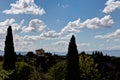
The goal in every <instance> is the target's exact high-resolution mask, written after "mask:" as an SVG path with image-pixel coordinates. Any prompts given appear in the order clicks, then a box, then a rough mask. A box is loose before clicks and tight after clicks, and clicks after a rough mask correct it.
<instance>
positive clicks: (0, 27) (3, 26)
mask: <svg viewBox="0 0 120 80" xmlns="http://www.w3.org/2000/svg"><path fill="white" fill-rule="evenodd" d="M15 22H16V21H15V19H13V18H11V19H6V20H4V21H2V22H0V34H1V35H5V34H6V31H7V27H8V26H10V25H11V26H12V29H13V32H14V33H17V32H20V31H21V28H20V24H22V23H20V24H17V23H15Z"/></svg>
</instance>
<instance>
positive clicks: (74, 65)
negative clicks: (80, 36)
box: [65, 35, 80, 80]
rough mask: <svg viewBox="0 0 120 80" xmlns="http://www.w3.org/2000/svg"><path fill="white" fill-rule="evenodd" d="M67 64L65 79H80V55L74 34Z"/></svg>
mask: <svg viewBox="0 0 120 80" xmlns="http://www.w3.org/2000/svg"><path fill="white" fill-rule="evenodd" d="M66 64H67V65H66V76H65V80H80V70H79V57H78V50H77V46H76V42H75V37H74V35H73V36H72V38H71V40H70V43H69V47H68V53H67V60H66Z"/></svg>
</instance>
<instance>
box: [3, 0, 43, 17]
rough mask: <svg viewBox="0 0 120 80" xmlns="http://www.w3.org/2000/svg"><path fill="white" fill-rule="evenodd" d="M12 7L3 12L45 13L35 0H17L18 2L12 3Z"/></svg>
mask: <svg viewBox="0 0 120 80" xmlns="http://www.w3.org/2000/svg"><path fill="white" fill-rule="evenodd" d="M10 6H11V8H10V9H9V10H4V11H3V13H6V14H23V13H24V14H35V15H43V14H45V10H44V9H43V8H40V7H38V6H37V5H36V4H35V3H34V0H17V1H16V3H12V4H10Z"/></svg>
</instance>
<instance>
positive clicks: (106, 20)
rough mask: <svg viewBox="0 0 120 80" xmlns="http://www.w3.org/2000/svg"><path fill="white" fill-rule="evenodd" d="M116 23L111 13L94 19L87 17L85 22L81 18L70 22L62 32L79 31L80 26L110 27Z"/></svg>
mask: <svg viewBox="0 0 120 80" xmlns="http://www.w3.org/2000/svg"><path fill="white" fill-rule="evenodd" d="M113 24H114V21H113V19H112V18H111V16H110V15H107V16H104V17H103V18H101V19H100V18H98V17H95V18H93V19H87V20H85V21H84V22H81V21H80V19H78V20H75V21H72V22H69V23H68V24H67V26H66V27H64V28H63V29H62V30H61V32H62V33H63V32H69V33H74V32H79V31H80V30H79V29H80V28H89V29H96V28H100V27H104V28H108V27H111V26H112V25H113Z"/></svg>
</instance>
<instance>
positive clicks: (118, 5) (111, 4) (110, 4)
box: [103, 0, 120, 13]
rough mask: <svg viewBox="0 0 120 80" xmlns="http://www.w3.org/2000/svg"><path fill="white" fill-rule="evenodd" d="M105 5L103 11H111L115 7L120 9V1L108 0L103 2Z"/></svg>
mask: <svg viewBox="0 0 120 80" xmlns="http://www.w3.org/2000/svg"><path fill="white" fill-rule="evenodd" d="M105 5H106V7H105V8H104V9H103V12H104V13H111V12H113V11H115V10H116V9H120V1H115V0H108V1H107V2H106V3H105Z"/></svg>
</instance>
